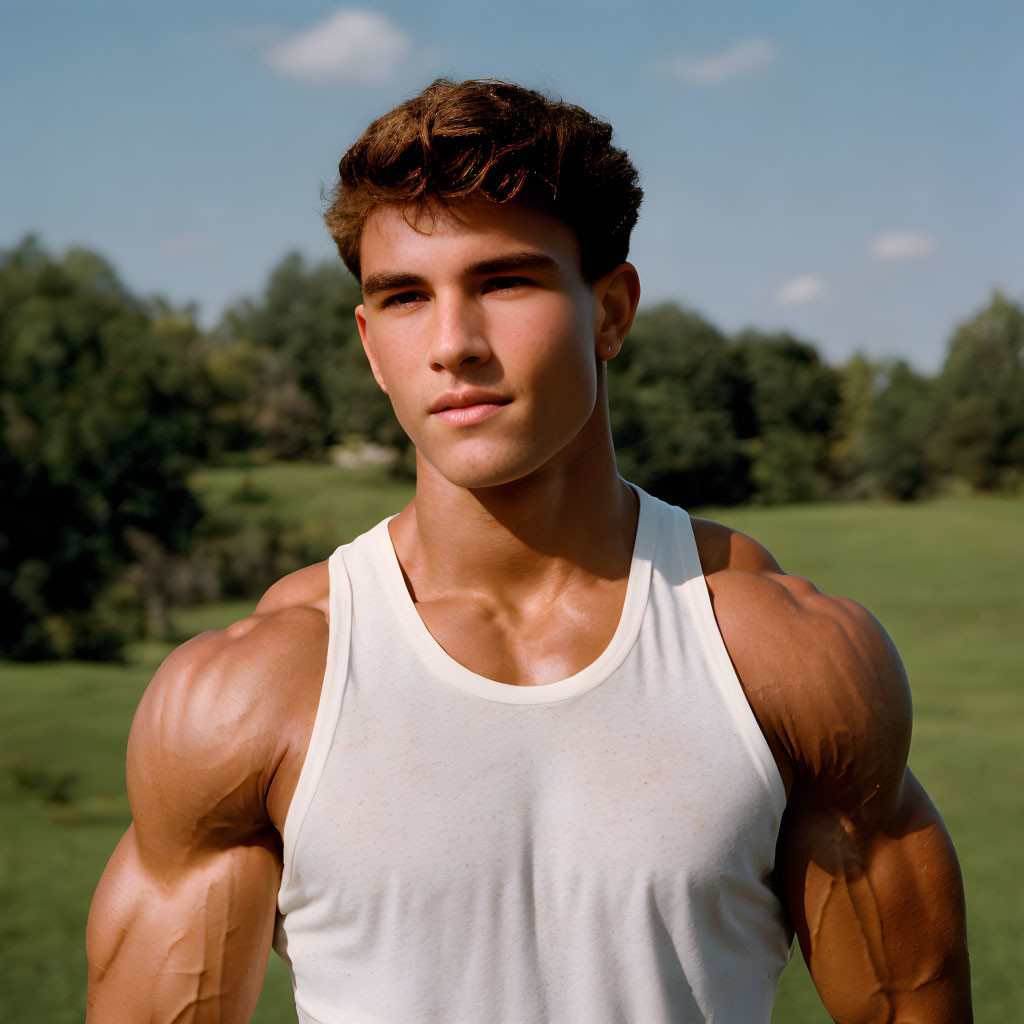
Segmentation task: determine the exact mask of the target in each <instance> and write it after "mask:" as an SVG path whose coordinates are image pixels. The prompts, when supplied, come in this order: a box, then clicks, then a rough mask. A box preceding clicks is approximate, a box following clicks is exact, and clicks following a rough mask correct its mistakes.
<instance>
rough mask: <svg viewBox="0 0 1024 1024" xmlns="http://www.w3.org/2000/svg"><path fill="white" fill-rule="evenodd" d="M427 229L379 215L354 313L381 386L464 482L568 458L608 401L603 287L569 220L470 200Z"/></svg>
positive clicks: (369, 225)
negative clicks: (599, 291)
mask: <svg viewBox="0 0 1024 1024" xmlns="http://www.w3.org/2000/svg"><path fill="white" fill-rule="evenodd" d="M416 227H418V228H419V229H420V230H416V228H414V227H413V226H411V225H410V224H409V223H408V222H407V221H406V219H405V216H404V214H403V211H402V210H400V209H398V208H395V207H389V206H384V207H379V208H378V209H377V210H375V211H374V212H373V213H372V214H371V215H370V217H369V219H368V220H367V222H366V226H365V228H364V230H363V235H362V245H361V249H360V259H361V266H362V272H363V297H364V302H363V304H362V305H361V306H359V307H358V309H357V310H356V319H357V321H358V323H359V330H360V333H361V335H362V338H363V345H364V347H365V349H366V352H367V355H368V356H369V359H370V363H371V365H372V367H373V371H374V375H375V376H376V378H377V381H378V383H379V384H380V385H381V387H382V388H383V389H384V390H385V391H386V392H387V394H388V395H389V397H390V398H391V402H392V404H393V406H394V409H395V414H396V415H397V416H398V420H399V422H400V423H401V424H402V427H403V428H404V429H405V431H406V433H407V434H408V435H409V437H410V438H411V439H412V441H413V443H414V444H415V445H416V447H417V449H418V450H419V452H420V454H421V456H423V457H424V458H425V459H426V460H427V461H428V462H429V463H430V464H431V465H432V466H433V467H434V468H435V469H436V470H437V471H438V472H439V473H441V475H442V476H444V477H445V478H446V479H447V480H449V481H450V482H452V483H454V484H456V485H457V486H460V487H487V486H493V485H497V484H502V483H507V482H509V481H512V480H517V479H521V478H522V477H524V476H526V475H528V474H530V473H533V472H535V471H537V470H538V469H540V468H541V467H543V466H545V465H548V464H549V463H551V462H552V460H554V459H557V458H558V457H559V456H560V455H563V454H564V453H566V452H567V451H568V450H569V449H570V446H571V442H572V441H573V439H574V438H576V437H577V435H578V434H579V433H580V431H581V429H582V428H583V427H584V426H585V425H586V424H587V423H588V421H589V420H590V417H591V415H592V414H593V413H594V408H595V402H596V398H597V393H598V369H597V366H598V359H599V353H598V352H597V351H596V348H597V346H598V342H597V329H596V319H595V317H596V312H595V289H594V287H593V286H591V285H589V284H587V282H586V281H585V280H584V279H583V276H582V273H581V271H580V251H579V243H578V241H577V239H576V236H575V234H574V233H573V232H572V230H571V229H570V228H568V227H567V226H566V225H565V224H563V223H562V222H561V221H559V220H556V219H555V218H553V217H550V216H547V215H546V214H543V213H538V212H536V211H534V210H531V209H529V208H528V207H525V206H521V205H517V204H515V203H506V204H502V205H493V204H487V203H467V204H464V205H460V206H459V207H458V208H457V209H456V211H455V215H454V216H453V215H452V214H451V213H446V212H444V211H436V212H435V213H434V214H432V215H431V214H428V215H427V216H426V217H425V218H424V219H423V220H421V222H419V223H418V224H417V225H416Z"/></svg>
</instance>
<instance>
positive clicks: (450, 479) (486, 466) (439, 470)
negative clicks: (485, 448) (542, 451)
mask: <svg viewBox="0 0 1024 1024" xmlns="http://www.w3.org/2000/svg"><path fill="white" fill-rule="evenodd" d="M416 454H417V459H416V473H417V477H418V478H419V479H420V480H422V478H423V475H424V473H427V474H429V475H431V476H434V477H440V478H442V479H443V480H445V481H446V482H447V483H449V484H451V485H452V486H453V487H458V488H461V489H464V490H467V491H475V490H482V489H485V488H489V487H501V486H503V485H506V484H512V483H516V482H517V481H519V480H522V479H524V478H525V477H527V476H529V475H530V474H531V473H532V472H533V471H534V470H535V469H536V467H534V466H531V465H523V464H522V463H521V462H519V461H518V460H512V459H497V458H488V459H464V458H463V459H447V460H441V459H438V460H432V459H430V458H428V457H427V456H426V455H424V454H423V452H422V450H417V453H416Z"/></svg>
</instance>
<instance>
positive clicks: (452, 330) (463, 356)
mask: <svg viewBox="0 0 1024 1024" xmlns="http://www.w3.org/2000/svg"><path fill="white" fill-rule="evenodd" d="M435 309H436V311H437V312H436V320H435V323H434V332H433V337H432V339H431V343H430V352H429V355H428V358H429V360H430V365H431V368H432V369H435V370H448V371H449V372H453V371H456V370H459V369H462V368H463V367H465V366H472V365H475V364H478V363H486V362H487V360H488V359H490V357H491V347H490V344H489V343H488V341H487V334H486V331H485V329H484V325H483V323H482V322H481V318H480V317H479V315H477V313H476V311H475V310H474V309H473V308H472V303H470V302H467V301H466V300H464V299H461V298H451V299H447V300H439V301H438V302H437V304H436V306H435Z"/></svg>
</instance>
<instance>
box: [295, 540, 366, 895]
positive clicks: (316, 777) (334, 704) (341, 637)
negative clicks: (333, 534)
mask: <svg viewBox="0 0 1024 1024" xmlns="http://www.w3.org/2000/svg"><path fill="white" fill-rule="evenodd" d="M327 568H328V578H329V581H330V596H329V604H328V607H329V615H330V622H329V623H328V640H327V659H326V663H325V665H324V679H323V683H322V684H321V688H320V701H319V704H318V705H317V712H316V718H315V720H314V722H313V730H312V732H311V734H310V737H309V746H308V748H307V749H306V756H305V759H304V760H303V763H302V769H301V771H300V773H299V781H298V783H297V784H296V786H295V793H294V794H293V796H292V801H291V804H290V805H289V807H288V814H287V816H286V818H285V824H284V835H283V836H282V840H283V845H284V849H283V863H284V869H283V872H282V876H281V886H280V890H279V891H280V892H281V893H284V892H285V891H286V889H287V887H288V882H289V880H290V877H291V866H292V864H293V862H294V853H295V846H296V843H297V841H298V838H299V832H300V831H301V829H302V822H303V820H304V818H305V816H306V812H307V811H308V810H309V805H310V803H311V802H312V800H313V794H314V793H315V792H316V788H317V786H318V784H319V782H320V777H321V775H322V774H323V770H324V765H325V764H326V763H327V757H328V755H329V754H330V750H331V745H332V743H333V742H334V733H335V730H336V728H337V725H338V720H339V718H340V717H341V704H342V699H343V697H344V695H345V684H346V681H347V679H348V663H349V652H350V650H351V643H352V584H351V581H350V579H349V574H348V568H347V566H346V564H345V547H339V548H337V549H336V550H335V551H334V553H333V554H332V555H331V557H330V558H329V559H328V562H327Z"/></svg>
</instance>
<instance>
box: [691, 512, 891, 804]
mask: <svg viewBox="0 0 1024 1024" xmlns="http://www.w3.org/2000/svg"><path fill="white" fill-rule="evenodd" d="M693 522H694V534H695V536H696V539H697V546H698V550H699V552H700V557H701V564H702V566H703V568H704V573H705V578H706V580H707V584H708V589H709V591H710V593H711V598H712V604H713V606H714V610H715V617H716V619H717V620H718V625H719V628H720V630H721V632H722V636H723V639H724V640H725V643H726V647H727V649H728V651H729V655H730V657H731V658H732V661H733V664H734V665H735V667H736V671H737V674H738V675H739V678H740V681H741V683H742V684H743V688H744V690H745V692H746V694H747V698H748V700H749V701H750V704H751V707H752V708H753V710H754V713H755V715H756V716H757V718H758V720H759V722H760V723H761V727H762V730H763V731H764V732H765V736H766V738H767V739H768V742H769V745H770V746H771V747H772V750H773V752H774V753H775V755H776V760H777V761H779V762H780V769H782V770H783V776H784V778H786V776H787V774H788V776H789V777H788V778H786V781H787V783H790V782H792V781H793V779H798V780H801V781H802V782H804V783H805V790H806V789H818V790H820V791H822V793H821V795H825V794H824V792H823V791H824V790H826V789H827V790H828V791H829V793H828V796H829V798H832V797H837V798H840V799H846V798H849V799H852V800H853V801H855V802H857V801H860V800H861V799H863V798H864V796H865V795H866V791H871V790H872V789H873V788H877V786H878V785H880V784H881V783H882V781H883V780H884V779H886V778H888V777H890V776H891V775H892V776H897V777H900V778H901V777H902V772H903V768H904V767H905V765H906V755H907V749H908V747H909V742H910V726H911V706H910V693H909V688H908V686H907V680H906V675H905V673H904V671H903V666H902V663H901V662H900V659H899V655H898V654H897V652H896V649H895V647H894V646H893V644H892V641H891V640H890V639H889V636H888V634H887V633H886V632H885V630H884V629H883V628H882V627H881V625H880V624H879V623H878V621H877V620H876V619H875V618H874V616H872V615H871V613H870V612H868V611H867V609H865V608H864V607H863V606H862V605H860V604H858V603H857V602H856V601H854V600H851V599H850V598H847V597H837V596H832V595H829V594H823V593H821V592H820V591H819V590H818V589H817V588H816V587H815V586H814V585H813V584H812V583H811V582H809V581H808V580H806V579H803V578H802V577H799V576H791V575H789V574H787V573H785V572H784V571H783V570H782V569H781V568H780V566H779V564H778V563H777V562H776V560H775V559H774V558H773V557H772V555H771V554H770V553H769V552H768V551H767V550H766V549H765V548H764V547H762V546H761V545H760V544H758V543H757V542H756V541H754V540H752V539H751V538H750V537H747V536H746V535H744V534H742V533H740V532H738V531H736V530H732V529H730V528H729V527H726V526H723V525H721V524H719V523H714V522H710V521H708V520H699V519H695V520H694V521H693Z"/></svg>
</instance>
